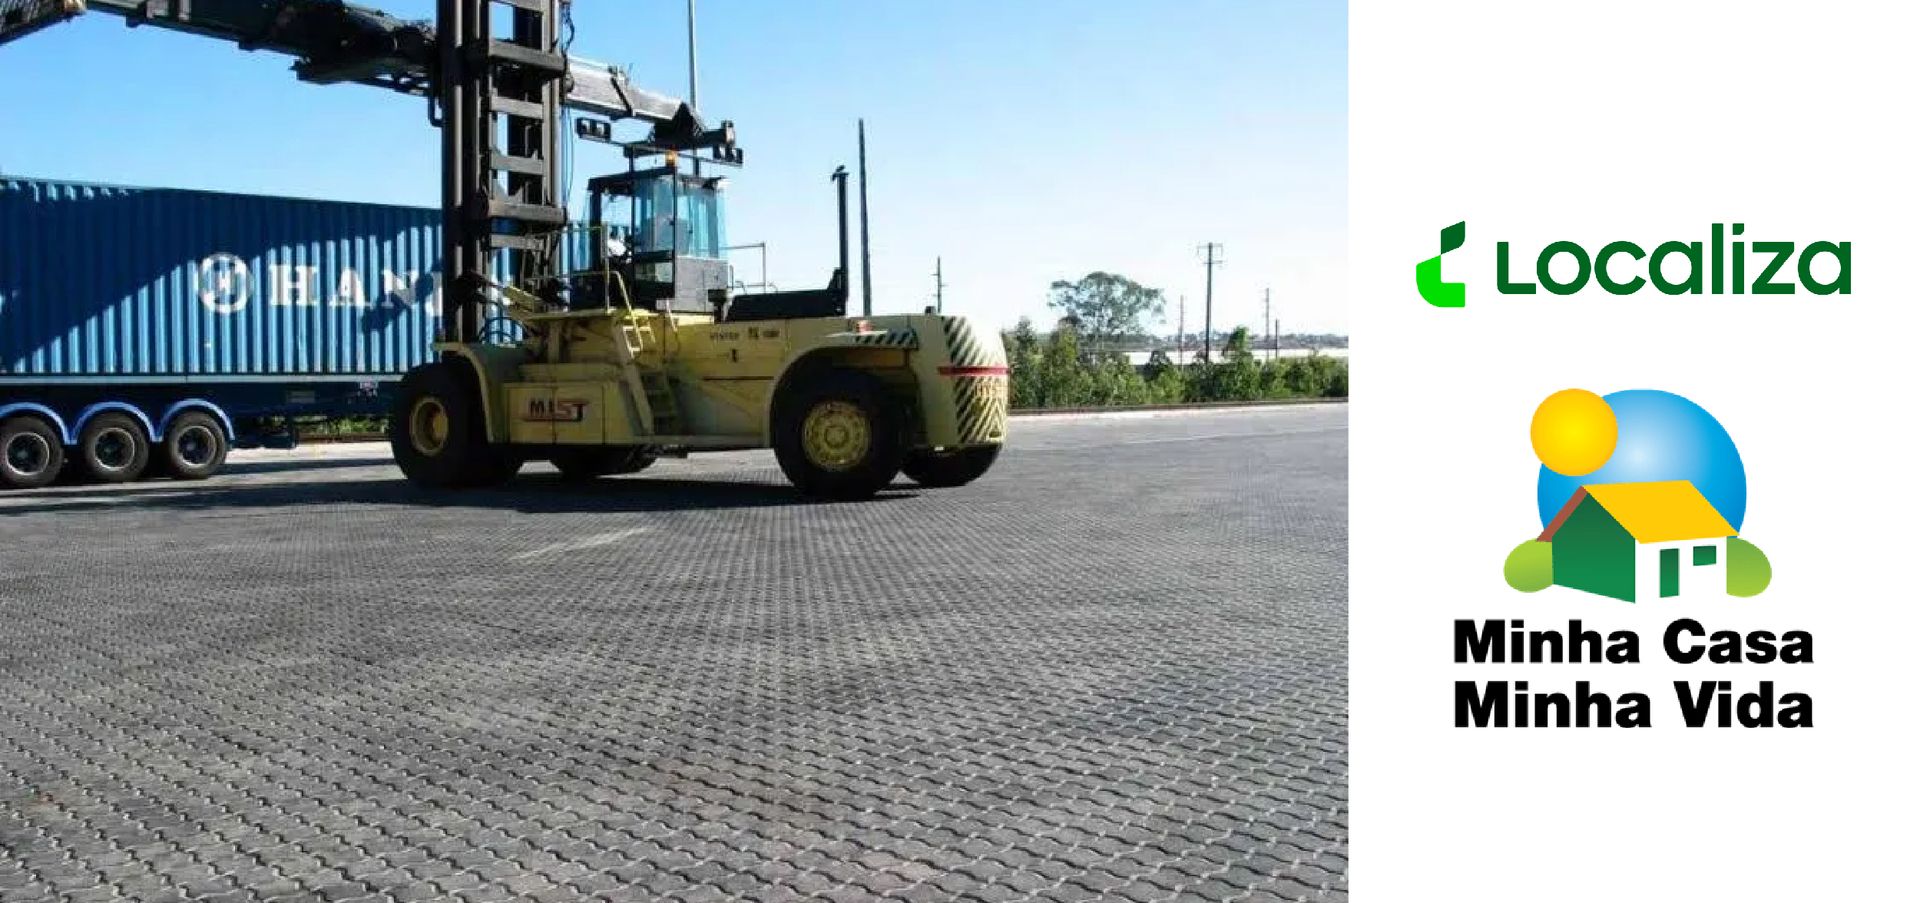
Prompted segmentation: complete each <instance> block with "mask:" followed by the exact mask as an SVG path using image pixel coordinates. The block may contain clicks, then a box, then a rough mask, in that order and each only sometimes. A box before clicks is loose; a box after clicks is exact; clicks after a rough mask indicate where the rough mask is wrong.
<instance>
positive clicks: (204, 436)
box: [160, 411, 227, 480]
mask: <svg viewBox="0 0 1920 903" xmlns="http://www.w3.org/2000/svg"><path fill="white" fill-rule="evenodd" d="M226 463H227V431H226V428H225V427H222V426H221V425H220V421H218V420H215V419H214V418H213V415H212V414H209V413H207V412H205V411H186V412H184V413H182V414H181V415H180V416H178V417H175V418H173V422H172V423H170V424H168V425H167V435H166V436H165V437H164V438H163V440H162V441H161V443H160V464H161V467H162V469H163V470H164V471H165V472H166V473H167V474H168V475H170V476H172V477H173V478H174V479H177V480H204V479H206V478H208V477H210V476H213V475H214V474H216V473H219V472H220V468H221V466H222V465H225V464H226Z"/></svg>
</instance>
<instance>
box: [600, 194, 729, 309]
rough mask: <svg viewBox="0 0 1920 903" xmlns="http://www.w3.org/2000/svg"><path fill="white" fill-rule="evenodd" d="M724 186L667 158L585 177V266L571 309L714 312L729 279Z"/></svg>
mask: <svg viewBox="0 0 1920 903" xmlns="http://www.w3.org/2000/svg"><path fill="white" fill-rule="evenodd" d="M725 188H726V180H725V179H724V178H711V177H696V176H691V175H685V174H682V173H680V172H679V171H678V170H677V168H676V167H675V166H674V165H673V164H672V163H668V164H667V165H665V166H659V167H654V168H652V169H640V170H628V171H627V172H623V173H616V174H614V175H608V176H600V177H598V178H595V179H592V180H590V181H588V182H587V201H588V204H587V216H588V220H587V226H588V228H587V230H586V233H585V240H586V247H585V249H584V251H585V253H584V255H582V256H583V257H584V263H585V266H584V267H579V268H578V272H577V273H576V274H575V276H574V278H573V280H572V283H573V284H572V286H571V288H572V292H571V303H570V304H569V306H570V307H572V308H573V309H575V310H580V309H591V308H601V307H608V306H613V307H618V306H621V305H622V304H623V303H625V304H631V305H632V306H634V307H636V308H645V309H648V310H667V309H671V310H676V311H682V312H689V313H707V312H712V311H714V310H715V309H717V308H718V307H719V306H720V305H721V304H723V303H724V301H725V296H726V290H727V286H728V284H729V281H730V280H729V275H730V270H729V268H728V266H727V260H726V221H725V212H724V211H725V205H724V203H723V199H722V192H723V191H724V190H725ZM576 259H580V258H576ZM623 286H624V289H625V297H624V298H623V297H622V295H621V289H622V287H623Z"/></svg>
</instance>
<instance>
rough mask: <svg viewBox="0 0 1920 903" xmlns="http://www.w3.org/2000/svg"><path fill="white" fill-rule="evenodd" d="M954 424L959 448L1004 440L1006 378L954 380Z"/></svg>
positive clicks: (981, 377)
mask: <svg viewBox="0 0 1920 903" xmlns="http://www.w3.org/2000/svg"><path fill="white" fill-rule="evenodd" d="M953 406H954V417H955V422H956V423H957V424H958V426H959V431H960V444H961V445H980V444H982V443H987V442H1001V441H1004V440H1005V439H1006V438H1007V378H1006V376H1005V375H999V376H962V377H960V378H958V379H955V380H954V381H953Z"/></svg>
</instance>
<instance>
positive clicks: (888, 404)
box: [773, 370, 903, 499]
mask: <svg viewBox="0 0 1920 903" xmlns="http://www.w3.org/2000/svg"><path fill="white" fill-rule="evenodd" d="M900 431H901V430H900V406H899V404H898V403H896V402H895V401H894V400H893V398H892V397H890V396H888V395H887V390H886V386H884V385H882V384H881V382H880V380H878V379H876V378H874V377H873V376H872V375H871V374H868V373H863V372H860V371H858V370H827V371H823V372H822V373H820V374H819V375H818V376H816V377H813V378H810V379H807V380H806V381H805V382H803V383H800V384H798V385H793V386H790V387H788V388H786V389H785V390H783V391H782V393H781V397H780V399H779V401H778V402H777V403H776V404H775V406H774V426H773V451H774V456H775V457H777V458H778V459H779V461H780V469H781V470H782V471H784V472H785V473H786V475H787V479H789V480H791V481H793V485H794V486H795V487H797V488H799V490H800V491H801V492H803V493H806V494H808V495H815V496H821V497H824V498H831V499H863V498H868V497H871V496H872V495H873V494H874V493H876V492H879V491H880V490H881V489H884V488H886V486H887V484H888V483H891V482H893V477H894V475H895V474H898V473H899V472H900V461H901V456H902V454H903V450H902V448H901V442H900Z"/></svg>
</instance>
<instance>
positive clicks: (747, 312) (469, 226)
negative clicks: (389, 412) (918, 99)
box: [0, 0, 1007, 499]
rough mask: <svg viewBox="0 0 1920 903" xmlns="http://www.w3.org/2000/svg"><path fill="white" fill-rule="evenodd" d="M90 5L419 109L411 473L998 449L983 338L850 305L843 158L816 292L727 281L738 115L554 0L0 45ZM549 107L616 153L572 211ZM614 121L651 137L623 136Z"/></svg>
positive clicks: (273, 9)
mask: <svg viewBox="0 0 1920 903" xmlns="http://www.w3.org/2000/svg"><path fill="white" fill-rule="evenodd" d="M89 11H95V12H102V13H108V14H112V15H117V16H120V17H122V18H124V19H125V20H126V21H127V24H129V25H150V26H156V27H162V28H167V29H170V30H177V31H185V32H190V33H194V34H199V35H203V36H207V37H213V38H216V39H222V40H227V41H230V42H232V43H235V44H238V45H239V46H241V47H243V48H245V49H248V50H270V51H276V52H280V53H285V54H288V55H291V56H293V57H295V58H296V62H295V64H294V72H295V74H296V75H298V76H299V77H300V78H302V79H304V80H307V81H310V82H316V83H342V82H351V83H356V84H366V85H373V86H377V87H382V88H387V89H389V90H395V91H399V92H402V93H406V94H413V95H418V96H422V97H425V98H426V99H427V100H428V104H429V106H428V110H429V120H430V121H431V122H432V123H433V124H434V125H436V126H438V127H439V128H440V134H441V206H442V213H443V217H444V219H443V226H442V241H443V243H444V245H443V249H442V261H441V271H442V273H443V274H444V276H443V279H442V282H441V311H442V313H441V320H442V341H441V342H439V343H437V344H436V346H435V347H436V350H437V351H438V352H439V354H440V360H439V361H437V362H435V363H432V364H427V365H425V366H421V367H418V368H415V369H414V370H413V371H411V372H409V373H408V374H407V375H406V376H405V378H404V380H403V381H402V384H401V389H400V394H399V398H398V401H397V404H396V406H395V410H394V412H393V416H392V419H391V424H392V425H391V430H390V432H391V436H390V438H391V441H392V445H393V452H394V457H395V459H396V460H397V461H398V463H399V465H400V468H401V470H402V471H403V472H405V473H406V475H407V477H408V478H409V479H411V480H413V481H414V482H415V483H418V484H421V485H424V486H430V487H436V488H447V489H452V488H463V487H478V486H485V485H491V484H497V483H500V482H503V481H505V480H507V479H510V478H511V477H512V476H513V475H514V474H515V473H516V472H517V471H518V470H519V469H520V467H521V466H522V465H523V464H524V463H525V462H527V461H529V460H535V459H544V460H548V461H551V462H552V463H553V464H554V465H555V466H556V467H558V468H559V470H560V471H561V472H562V473H563V474H565V475H567V476H569V477H576V478H591V477H597V476H604V475H609V474H618V473H624V472H632V471H635V470H638V469H640V468H643V467H645V466H647V465H648V464H650V463H652V462H653V461H654V459H655V458H656V457H658V456H661V455H683V454H687V453H690V452H697V451H716V450H729V449H745V448H767V447H771V448H772V449H773V450H774V453H775V456H776V457H777V458H778V459H779V462H780V467H781V469H782V470H783V471H784V472H785V473H786V475H787V477H788V478H789V479H790V480H791V481H792V482H793V484H794V485H795V486H796V487H798V488H799V489H800V490H801V491H802V492H805V493H807V494H810V495H816V496H821V497H827V498H839V499H848V498H862V497H866V496H870V495H872V494H873V493H875V492H877V491H879V490H880V489H881V488H883V487H885V486H887V485H888V484H889V483H890V482H891V481H892V480H893V478H894V477H895V476H896V475H898V474H901V473H905V474H906V475H907V476H908V477H909V478H911V479H913V480H914V481H916V482H918V483H920V484H921V485H923V486H935V487H942V486H959V485H962V484H965V483H968V482H970V481H972V480H974V479H976V478H978V477H979V476H980V475H981V474H983V473H985V472H986V470H987V469H988V468H989V467H990V466H992V464H993V462H994V459H995V457H996V456H997V455H998V453H999V450H1000V447H1001V445H1002V443H1003V442H1004V441H1005V438H1006V426H1007V360H1006V353H1005V351H1004V349H1003V348H1002V347H1001V343H1000V337H999V336H998V335H997V334H996V333H994V332H993V331H991V330H986V329H980V328H976V327H975V326H974V325H973V324H971V323H970V322H968V321H967V320H966V319H965V318H962V317H949V316H938V315H934V314H931V313H928V314H914V315H885V316H850V315H848V313H847V297H848V292H847V282H848V277H847V225H846V186H845V178H844V174H842V173H836V176H835V181H836V184H837V186H838V189H839V198H840V202H839V207H840V266H839V268H838V269H837V270H835V271H834V273H833V276H832V278H831V279H830V280H829V281H828V285H827V287H826V288H824V289H819V290H812V291H789V292H764V293H759V294H735V293H734V292H733V291H732V290H731V279H730V278H728V277H727V269H726V265H725V262H724V260H723V259H722V255H721V253H720V251H721V249H720V248H718V247H716V245H717V244H718V243H717V242H715V241H713V240H712V236H713V232H712V231H711V227H710V224H711V223H712V222H714V221H715V220H717V217H718V212H719V206H720V192H721V191H722V185H721V182H720V180H718V179H714V178H703V177H702V176H700V175H699V174H698V172H699V170H700V164H706V165H709V166H737V165H740V164H741V162H742V161H743V159H744V155H743V154H742V153H741V151H740V149H739V148H738V146H737V145H736V144H735V136H734V130H733V126H732V124H731V123H722V124H721V125H720V126H719V127H714V128H710V127H708V126H707V125H706V124H705V122H704V121H703V120H702V119H701V117H700V115H699V113H698V112H697V111H695V110H694V109H693V108H692V107H690V106H688V105H687V104H685V103H682V102H680V101H678V100H675V99H673V98H670V97H666V96H663V95H660V94H656V93H653V92H649V91H644V90H641V89H639V88H637V87H635V86H633V85H632V84H631V83H630V82H629V81H628V80H627V78H626V74H625V73H624V72H623V71H621V70H619V69H617V68H614V67H610V66H605V65H602V64H597V63H592V62H589V61H586V60H582V59H579V58H576V57H574V56H573V54H572V52H571V36H572V32H573V28H572V22H571V15H570V2H569V0H439V3H438V8H437V15H436V18H435V21H434V22H432V23H425V22H411V21H406V20H402V19H398V18H396V17H393V16H389V15H387V14H385V13H382V12H379V11H377V10H371V9H367V8H364V7H359V6H355V5H353V4H349V3H344V2H341V0H192V2H189V0H0V43H5V42H7V41H10V40H13V39H16V38H18V37H22V36H24V35H26V34H28V33H31V32H32V31H34V30H37V29H39V28H42V27H45V26H47V25H51V24H54V23H56V22H59V21H62V20H64V19H67V18H71V17H73V16H76V15H80V14H82V13H86V12H89ZM565 109H571V110H572V111H574V113H575V114H577V115H575V116H574V117H573V119H572V121H573V124H574V132H575V136H574V137H576V138H578V139H580V140H586V141H592V142H598V143H604V144H609V145H613V146H617V147H619V148H621V149H622V151H623V152H624V155H625V157H626V159H627V161H628V165H627V169H626V171H625V172H621V173H616V174H612V175H608V176H603V177H600V178H595V179H592V180H591V181H590V182H589V184H588V194H589V215H588V217H587V219H586V221H585V223H584V224H581V223H575V222H573V221H572V220H571V218H570V217H569V215H568V211H567V210H566V207H565V203H566V198H565V197H563V196H561V189H560V188H559V185H560V178H559V175H560V169H561V151H562V146H561V142H562V141H563V140H565V138H566V137H567V136H564V135H562V134H561V132H562V131H563V124H564V123H565V122H566V121H568V120H567V118H565V117H563V110H565ZM630 121H631V122H640V123H644V124H647V125H648V126H650V131H649V133H648V134H647V136H646V137H645V138H644V139H642V140H633V141H621V140H616V139H615V138H614V126H615V124H616V123H620V122H630ZM686 163H693V164H695V165H694V166H693V167H692V169H693V170H694V172H692V173H688V172H683V171H682V167H683V165H684V164H686ZM643 164H644V165H643ZM622 214H624V216H622Z"/></svg>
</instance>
